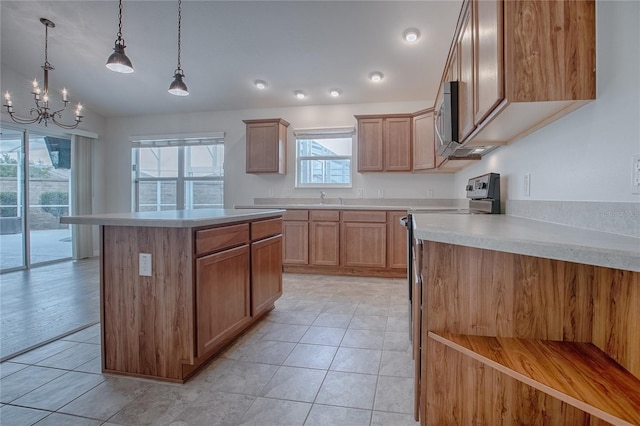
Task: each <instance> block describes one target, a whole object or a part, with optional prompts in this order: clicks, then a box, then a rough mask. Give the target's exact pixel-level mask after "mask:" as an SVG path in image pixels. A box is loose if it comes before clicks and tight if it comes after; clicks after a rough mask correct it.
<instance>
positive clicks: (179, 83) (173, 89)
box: [169, 0, 189, 96]
mask: <svg viewBox="0 0 640 426" xmlns="http://www.w3.org/2000/svg"><path fill="white" fill-rule="evenodd" d="M181 34H182V0H178V68H176V70H175V71H174V74H173V82H172V83H171V85H170V86H169V93H171V94H172V95H176V96H187V95H188V94H189V89H187V85H186V84H185V83H184V81H183V80H182V79H183V78H184V71H182V67H181V66H180V53H181V52H180V36H181Z"/></svg>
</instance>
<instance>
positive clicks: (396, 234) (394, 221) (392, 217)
mask: <svg viewBox="0 0 640 426" xmlns="http://www.w3.org/2000/svg"><path fill="white" fill-rule="evenodd" d="M406 215H407V212H406V211H395V212H394V211H390V212H387V247H388V249H387V267H388V268H398V269H405V268H406V267H407V228H405V227H404V225H402V224H401V223H400V218H401V217H404V216H406Z"/></svg>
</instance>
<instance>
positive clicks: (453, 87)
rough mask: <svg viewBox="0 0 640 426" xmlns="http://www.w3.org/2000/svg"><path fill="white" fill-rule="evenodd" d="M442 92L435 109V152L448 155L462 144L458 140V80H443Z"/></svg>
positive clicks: (444, 155)
mask: <svg viewBox="0 0 640 426" xmlns="http://www.w3.org/2000/svg"><path fill="white" fill-rule="evenodd" d="M442 94H443V96H442V100H441V101H440V104H439V105H437V106H436V111H435V130H436V145H437V147H438V148H437V150H436V152H437V154H438V155H439V156H442V157H448V156H449V155H451V154H453V153H454V152H455V151H456V150H457V149H458V148H460V147H461V146H462V144H461V143H460V141H459V140H458V139H459V137H458V135H459V133H458V82H457V81H446V82H444V84H443V86H442Z"/></svg>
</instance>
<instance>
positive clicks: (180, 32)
mask: <svg viewBox="0 0 640 426" xmlns="http://www.w3.org/2000/svg"><path fill="white" fill-rule="evenodd" d="M181 34H182V0H178V69H179V70H182V69H181V68H180V50H181V49H180V47H181V46H180V36H181Z"/></svg>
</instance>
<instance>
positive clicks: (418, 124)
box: [413, 108, 436, 171]
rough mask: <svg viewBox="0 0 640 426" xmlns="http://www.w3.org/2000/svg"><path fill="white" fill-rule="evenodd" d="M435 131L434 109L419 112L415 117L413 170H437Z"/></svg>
mask: <svg viewBox="0 0 640 426" xmlns="http://www.w3.org/2000/svg"><path fill="white" fill-rule="evenodd" d="M433 132H434V129H433V109H432V108H430V109H426V110H423V111H418V112H416V113H415V114H414V115H413V170H414V171H419V170H432V169H435V168H436V161H435V151H436V150H435V144H434V140H433V138H434V133H433Z"/></svg>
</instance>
